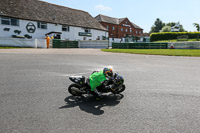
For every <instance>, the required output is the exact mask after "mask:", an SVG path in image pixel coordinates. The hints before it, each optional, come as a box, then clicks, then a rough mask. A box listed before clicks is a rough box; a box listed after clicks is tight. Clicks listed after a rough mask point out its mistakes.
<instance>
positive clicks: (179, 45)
mask: <svg viewBox="0 0 200 133" xmlns="http://www.w3.org/2000/svg"><path fill="white" fill-rule="evenodd" d="M168 48H175V49H200V42H171V43H169V45H168Z"/></svg>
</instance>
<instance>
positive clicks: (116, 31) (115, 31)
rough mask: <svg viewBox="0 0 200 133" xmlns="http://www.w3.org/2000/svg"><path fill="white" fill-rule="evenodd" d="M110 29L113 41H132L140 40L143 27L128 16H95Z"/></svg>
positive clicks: (110, 36)
mask: <svg viewBox="0 0 200 133" xmlns="http://www.w3.org/2000/svg"><path fill="white" fill-rule="evenodd" d="M95 18H96V19H97V20H98V21H99V22H100V23H101V24H102V25H103V26H104V27H105V28H107V29H108V31H109V38H110V39H112V40H113V41H125V42H126V41H127V42H132V41H136V40H139V39H140V37H141V35H142V34H143V29H142V28H140V27H139V26H137V25H136V24H134V23H132V22H131V21H130V20H129V19H128V18H112V17H108V16H105V15H101V14H100V15H98V16H96V17H95Z"/></svg>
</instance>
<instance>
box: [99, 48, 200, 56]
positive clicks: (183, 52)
mask: <svg viewBox="0 0 200 133" xmlns="http://www.w3.org/2000/svg"><path fill="white" fill-rule="evenodd" d="M102 51H104V52H114V53H130V54H147V55H167V56H196V57H200V50H193V49H192V50H191V49H102Z"/></svg>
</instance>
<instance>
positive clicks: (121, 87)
mask: <svg viewBox="0 0 200 133" xmlns="http://www.w3.org/2000/svg"><path fill="white" fill-rule="evenodd" d="M125 89H126V86H125V85H124V84H123V85H122V86H120V87H119V88H118V89H117V92H116V93H117V94H120V93H121V92H123V91H124V90H125Z"/></svg>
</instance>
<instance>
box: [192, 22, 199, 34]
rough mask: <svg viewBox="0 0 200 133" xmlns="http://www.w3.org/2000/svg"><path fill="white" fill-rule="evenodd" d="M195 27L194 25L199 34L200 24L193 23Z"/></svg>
mask: <svg viewBox="0 0 200 133" xmlns="http://www.w3.org/2000/svg"><path fill="white" fill-rule="evenodd" d="M193 25H194V27H196V28H197V31H198V32H200V29H199V28H200V27H199V24H198V23H193Z"/></svg>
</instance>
